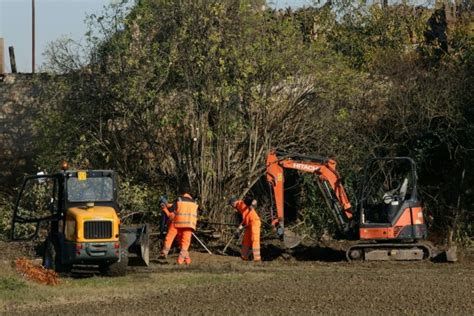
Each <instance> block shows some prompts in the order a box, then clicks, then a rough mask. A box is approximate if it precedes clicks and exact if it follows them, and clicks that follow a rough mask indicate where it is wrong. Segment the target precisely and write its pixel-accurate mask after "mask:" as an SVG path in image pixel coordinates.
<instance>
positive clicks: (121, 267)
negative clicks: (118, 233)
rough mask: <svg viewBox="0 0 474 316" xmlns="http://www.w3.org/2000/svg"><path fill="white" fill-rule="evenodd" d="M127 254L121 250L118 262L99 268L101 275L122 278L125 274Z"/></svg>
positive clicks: (124, 250)
mask: <svg viewBox="0 0 474 316" xmlns="http://www.w3.org/2000/svg"><path fill="white" fill-rule="evenodd" d="M127 267H128V253H127V250H126V249H124V248H122V249H121V253H120V261H117V262H114V263H112V264H108V265H103V266H101V267H100V270H101V272H102V274H104V275H106V276H111V277H117V276H124V275H125V274H126V273H127Z"/></svg>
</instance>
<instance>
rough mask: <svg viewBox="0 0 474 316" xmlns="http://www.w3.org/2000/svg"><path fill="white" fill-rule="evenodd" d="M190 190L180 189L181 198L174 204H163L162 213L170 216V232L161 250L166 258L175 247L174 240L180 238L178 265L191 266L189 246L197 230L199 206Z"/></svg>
mask: <svg viewBox="0 0 474 316" xmlns="http://www.w3.org/2000/svg"><path fill="white" fill-rule="evenodd" d="M188 192H189V189H188V188H187V187H183V188H181V189H180V196H179V197H178V198H177V199H176V201H175V202H174V203H173V204H168V203H161V205H160V206H161V209H162V211H163V212H164V213H165V214H166V216H168V219H169V220H168V232H167V233H166V237H165V243H164V245H163V249H162V250H161V253H160V257H162V258H166V257H167V256H168V252H169V251H170V249H171V246H172V245H173V240H174V239H175V237H176V236H178V241H179V248H180V252H179V255H178V260H177V263H178V264H183V263H186V264H191V258H190V257H189V251H188V250H189V245H190V244H191V238H192V234H193V231H194V230H196V224H197V210H198V205H197V203H196V202H194V200H193V198H192V197H191V195H190V194H189V193H188Z"/></svg>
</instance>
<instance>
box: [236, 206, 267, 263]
mask: <svg viewBox="0 0 474 316" xmlns="http://www.w3.org/2000/svg"><path fill="white" fill-rule="evenodd" d="M229 204H230V205H231V206H232V207H233V208H234V209H235V211H236V212H238V213H239V214H240V215H241V216H242V222H241V224H240V226H239V228H238V229H237V231H236V232H235V235H236V236H240V234H241V231H242V229H244V228H245V233H244V239H243V240H242V248H241V250H240V256H241V258H242V259H243V260H245V261H247V260H249V257H250V255H253V260H254V261H261V260H262V258H261V257H260V226H261V221H260V217H259V216H258V214H257V211H256V210H255V206H256V205H257V201H256V200H249V201H247V203H246V202H244V201H243V200H238V199H237V198H235V197H231V198H230V200H229Z"/></svg>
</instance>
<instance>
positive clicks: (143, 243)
mask: <svg viewBox="0 0 474 316" xmlns="http://www.w3.org/2000/svg"><path fill="white" fill-rule="evenodd" d="M149 234H150V228H149V227H148V224H144V225H128V226H121V227H120V237H121V238H120V240H122V241H123V242H124V243H125V245H126V247H127V250H128V265H130V266H148V265H149V263H150V235H149Z"/></svg>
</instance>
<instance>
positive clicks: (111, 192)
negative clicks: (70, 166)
mask: <svg viewBox="0 0 474 316" xmlns="http://www.w3.org/2000/svg"><path fill="white" fill-rule="evenodd" d="M118 214H119V207H118V203H117V186H116V176H115V173H114V171H112V170H78V171H76V170H63V171H60V172H58V173H55V174H50V175H46V174H37V175H33V176H28V177H26V178H25V179H24V182H23V185H22V188H21V190H20V193H19V195H18V198H17V202H16V205H15V210H14V215H13V223H12V233H11V234H12V235H11V237H12V239H13V240H25V239H33V238H38V237H39V238H45V243H44V252H43V266H44V267H46V268H49V269H55V270H57V271H61V272H63V271H69V270H71V268H72V267H73V266H79V265H87V266H90V265H93V266H97V267H98V268H99V269H100V270H101V271H102V272H104V273H105V274H110V275H122V274H124V273H125V269H126V266H127V265H128V252H129V250H133V249H135V250H136V248H137V242H139V241H141V242H142V245H141V247H140V246H138V248H139V249H140V252H141V253H140V255H141V254H145V255H146V260H145V261H146V265H147V264H148V238H147V237H148V235H147V231H146V230H147V227H146V226H143V227H141V228H137V229H134V228H132V229H125V230H124V229H122V230H121V227H120V218H119V216H118ZM137 237H138V238H139V240H138V239H137ZM131 248H133V249H131ZM142 257H143V256H142Z"/></svg>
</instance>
